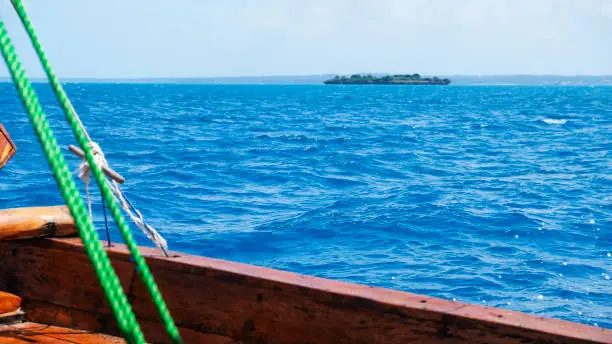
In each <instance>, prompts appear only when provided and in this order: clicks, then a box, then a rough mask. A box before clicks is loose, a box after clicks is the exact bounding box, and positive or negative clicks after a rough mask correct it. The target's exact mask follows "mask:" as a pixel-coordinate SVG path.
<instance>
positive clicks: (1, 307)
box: [0, 291, 21, 316]
mask: <svg viewBox="0 0 612 344" xmlns="http://www.w3.org/2000/svg"><path fill="white" fill-rule="evenodd" d="M19 307H21V298H20V297H19V296H17V295H13V294H10V293H6V292H3V291H0V316H1V315H2V314H5V313H10V312H15V311H17V310H18V309H19Z"/></svg>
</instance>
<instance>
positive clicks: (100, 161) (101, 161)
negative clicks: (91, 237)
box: [77, 141, 168, 255]
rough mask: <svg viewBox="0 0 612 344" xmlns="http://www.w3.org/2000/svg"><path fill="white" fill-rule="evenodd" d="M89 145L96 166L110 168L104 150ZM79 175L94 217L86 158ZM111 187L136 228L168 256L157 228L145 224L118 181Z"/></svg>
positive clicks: (166, 246) (90, 143)
mask: <svg viewBox="0 0 612 344" xmlns="http://www.w3.org/2000/svg"><path fill="white" fill-rule="evenodd" d="M88 144H89V146H90V148H91V152H92V155H93V157H94V161H95V164H96V165H98V167H100V168H103V167H106V168H108V162H107V161H106V157H105V156H104V153H103V152H102V149H101V148H100V146H99V145H98V144H97V143H95V142H93V141H89V143H88ZM77 173H78V176H79V178H80V179H81V180H83V182H84V183H85V194H86V196H87V206H88V207H89V215H90V216H92V211H91V199H90V197H89V182H90V180H91V179H90V173H91V169H90V167H89V164H88V163H87V160H86V159H85V157H83V158H82V159H81V165H80V166H79V170H78V172H77ZM109 186H110V188H111V190H112V191H113V194H114V195H115V198H116V199H117V200H119V204H121V208H123V210H124V211H125V212H126V213H127V214H128V215H129V216H130V218H131V219H132V221H134V223H135V224H136V226H138V228H140V230H142V231H143V232H144V234H145V235H146V236H147V237H148V238H149V239H150V240H151V241H153V242H154V243H155V245H156V246H157V247H158V248H160V249H161V250H162V251H163V253H164V254H165V255H168V253H167V251H168V243H167V242H166V239H164V237H162V236H161V234H159V232H157V230H155V228H153V227H152V226H151V225H149V224H148V223H146V222H145V220H144V218H143V216H142V214H141V213H140V211H138V209H136V208H135V207H134V206H133V205H132V203H130V202H129V201H128V200H127V198H126V197H125V195H124V194H123V191H122V190H121V187H120V186H119V184H118V183H117V182H116V181H114V180H111V183H110V184H109ZM102 202H104V200H102ZM92 219H93V217H92Z"/></svg>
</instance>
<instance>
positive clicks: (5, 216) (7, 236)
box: [0, 206, 78, 240]
mask: <svg viewBox="0 0 612 344" xmlns="http://www.w3.org/2000/svg"><path fill="white" fill-rule="evenodd" d="M76 235H78V232H77V228H76V226H75V225H74V220H73V219H72V215H70V211H69V210H68V208H67V207H65V206H57V207H34V208H17V209H7V210H0V240H18V239H31V238H42V237H56V236H57V237H62V236H76Z"/></svg>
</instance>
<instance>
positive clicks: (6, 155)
mask: <svg viewBox="0 0 612 344" xmlns="http://www.w3.org/2000/svg"><path fill="white" fill-rule="evenodd" d="M15 152H17V147H16V146H15V143H14V142H13V141H12V140H11V137H10V136H9V134H8V131H6V129H5V128H4V126H3V125H2V123H0V169H2V168H3V167H4V166H5V165H6V164H7V163H8V161H9V160H10V159H11V158H12V157H13V155H15Z"/></svg>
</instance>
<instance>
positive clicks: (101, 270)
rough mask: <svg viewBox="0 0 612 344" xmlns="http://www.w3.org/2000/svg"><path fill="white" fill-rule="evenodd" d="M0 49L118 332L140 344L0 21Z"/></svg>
mask: <svg viewBox="0 0 612 344" xmlns="http://www.w3.org/2000/svg"><path fill="white" fill-rule="evenodd" d="M0 49H1V50H2V55H3V57H4V60H5V61H6V64H7V66H8V68H9V70H10V73H11V76H12V78H13V81H14V83H15V87H16V88H17V91H18V92H19V95H20V97H21V100H22V102H23V105H24V107H25V108H26V110H27V112H28V115H29V117H30V120H31V121H32V125H33V126H34V129H35V130H36V134H37V136H38V139H39V141H40V143H41V144H42V147H43V151H44V152H45V156H46V158H47V162H48V163H49V166H50V167H51V170H53V174H54V176H55V180H56V181H57V184H58V186H59V188H60V190H61V193H62V196H63V197H64V200H65V201H66V204H67V205H68V208H69V209H70V212H71V213H72V217H73V218H74V221H75V222H76V224H77V227H78V228H79V234H80V236H81V239H82V240H83V245H84V247H85V250H86V251H87V254H88V256H89V259H90V260H91V263H92V265H93V267H94V270H95V271H96V274H97V275H98V278H99V279H100V284H101V285H102V288H103V289H104V293H105V294H106V298H107V299H108V301H109V303H110V305H111V308H112V309H113V312H114V313H115V317H116V318H117V323H118V325H119V329H120V330H121V332H122V333H123V336H124V337H125V338H126V340H127V341H128V342H129V343H144V342H145V340H144V336H143V334H142V332H141V331H140V328H139V327H138V323H137V322H136V317H135V316H134V313H133V312H132V309H131V307H130V305H129V303H128V300H127V297H126V296H125V293H124V292H123V289H122V288H121V284H120V282H119V278H118V277H117V275H116V274H115V271H114V270H113V267H112V266H111V263H110V260H109V258H108V256H107V255H106V251H104V248H103V247H102V244H101V242H100V240H99V238H98V234H97V232H96V231H95V229H94V227H93V223H92V222H91V219H90V218H89V214H88V213H87V210H86V208H85V204H84V203H83V199H82V198H81V195H80V194H79V191H78V190H77V188H76V184H75V183H74V180H73V179H72V174H71V173H70V171H69V170H68V167H67V165H66V162H65V160H64V155H63V154H62V153H61V151H60V149H59V146H58V144H57V141H56V139H55V136H53V131H52V130H51V128H50V127H49V122H48V121H47V118H46V116H45V114H44V113H43V111H42V107H41V105H40V102H39V101H38V97H37V96H36V93H35V91H34V89H33V88H32V84H31V83H30V81H29V79H28V78H27V76H26V75H25V72H24V71H23V68H22V67H21V64H20V63H19V61H18V60H17V54H16V53H15V49H14V47H13V45H12V43H11V40H10V39H9V37H8V33H7V32H6V29H5V28H4V22H3V21H2V20H0Z"/></svg>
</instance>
